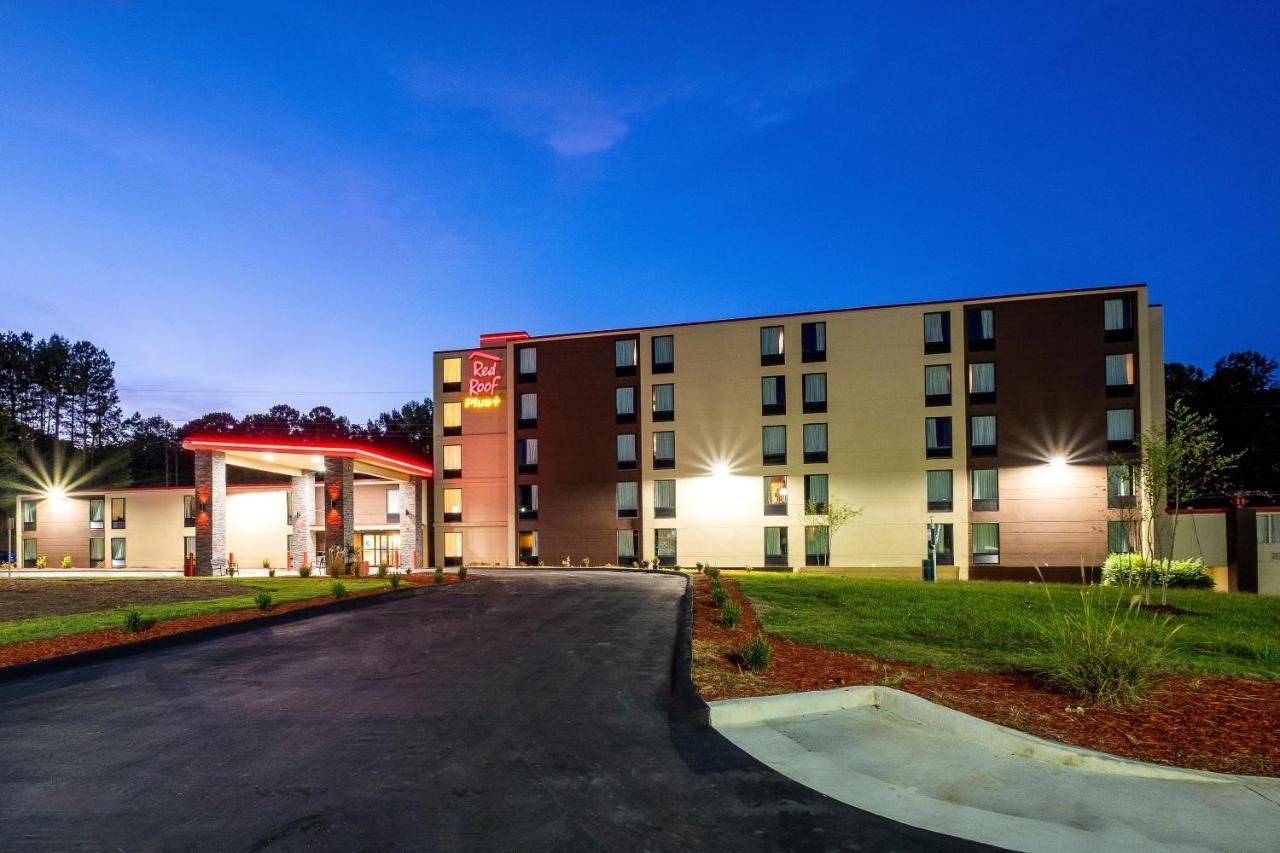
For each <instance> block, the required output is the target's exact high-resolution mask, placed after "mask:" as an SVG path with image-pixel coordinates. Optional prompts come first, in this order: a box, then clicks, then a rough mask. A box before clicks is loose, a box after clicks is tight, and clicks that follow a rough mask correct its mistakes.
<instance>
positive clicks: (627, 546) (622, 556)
mask: <svg viewBox="0 0 1280 853" xmlns="http://www.w3.org/2000/svg"><path fill="white" fill-rule="evenodd" d="M639 551H640V531H638V530H619V531H618V565H619V566H629V565H631V564H632V563H634V562H635V561H636V559H637V558H638V556H639Z"/></svg>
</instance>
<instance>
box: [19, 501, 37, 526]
mask: <svg viewBox="0 0 1280 853" xmlns="http://www.w3.org/2000/svg"><path fill="white" fill-rule="evenodd" d="M22 529H23V530H35V529H36V502H35V501H23V502H22Z"/></svg>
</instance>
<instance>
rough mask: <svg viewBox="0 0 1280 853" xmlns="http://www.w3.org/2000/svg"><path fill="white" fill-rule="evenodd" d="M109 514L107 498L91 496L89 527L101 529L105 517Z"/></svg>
mask: <svg viewBox="0 0 1280 853" xmlns="http://www.w3.org/2000/svg"><path fill="white" fill-rule="evenodd" d="M106 514H107V501H106V499H105V498H89V529H90V530H101V529H102V528H103V519H104V518H105V517H106Z"/></svg>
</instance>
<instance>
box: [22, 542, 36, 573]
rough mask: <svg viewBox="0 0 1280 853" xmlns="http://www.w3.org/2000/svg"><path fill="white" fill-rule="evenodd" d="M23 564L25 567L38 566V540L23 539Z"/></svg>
mask: <svg viewBox="0 0 1280 853" xmlns="http://www.w3.org/2000/svg"><path fill="white" fill-rule="evenodd" d="M22 565H23V568H27V569H34V568H35V567H36V540H34V539H23V540H22Z"/></svg>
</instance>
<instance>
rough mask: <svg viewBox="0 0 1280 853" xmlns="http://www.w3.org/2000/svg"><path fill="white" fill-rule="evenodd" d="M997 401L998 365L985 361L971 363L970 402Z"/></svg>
mask: <svg viewBox="0 0 1280 853" xmlns="http://www.w3.org/2000/svg"><path fill="white" fill-rule="evenodd" d="M995 401H996V366H995V364H994V363H993V362H990V361H983V362H977V363H974V364H971V365H969V402H970V403H994V402H995Z"/></svg>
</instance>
